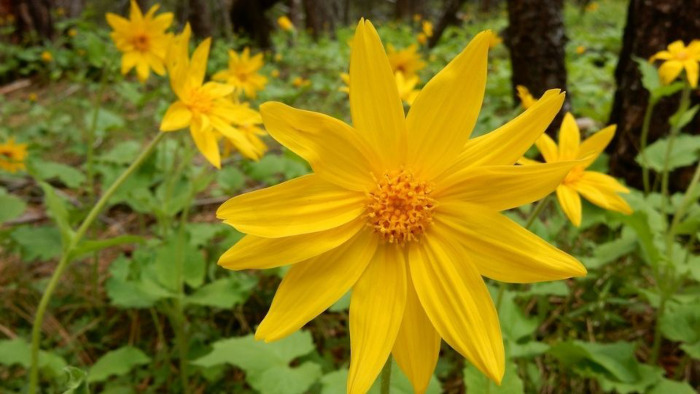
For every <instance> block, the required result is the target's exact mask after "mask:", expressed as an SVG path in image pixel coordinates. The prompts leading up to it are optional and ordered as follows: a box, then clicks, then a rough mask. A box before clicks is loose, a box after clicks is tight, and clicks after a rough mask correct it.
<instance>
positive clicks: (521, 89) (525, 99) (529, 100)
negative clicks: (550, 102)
mask: <svg viewBox="0 0 700 394" xmlns="http://www.w3.org/2000/svg"><path fill="white" fill-rule="evenodd" d="M515 88H516V89H517V90H518V97H519V98H520V105H522V106H523V108H524V109H528V108H530V107H532V105H533V104H535V103H536V102H537V100H535V98H534V97H532V94H530V91H529V90H527V88H526V87H525V86H523V85H518V86H516V87H515Z"/></svg>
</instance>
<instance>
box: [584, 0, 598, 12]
mask: <svg viewBox="0 0 700 394" xmlns="http://www.w3.org/2000/svg"><path fill="white" fill-rule="evenodd" d="M598 8H600V5H599V4H598V2H597V1H592V2H590V3H588V4H587V5H586V8H585V10H586V11H587V12H593V11H597V10H598Z"/></svg>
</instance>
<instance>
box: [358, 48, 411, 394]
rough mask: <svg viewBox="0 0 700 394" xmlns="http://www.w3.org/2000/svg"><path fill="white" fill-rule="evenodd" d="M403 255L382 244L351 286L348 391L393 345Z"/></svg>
mask: <svg viewBox="0 0 700 394" xmlns="http://www.w3.org/2000/svg"><path fill="white" fill-rule="evenodd" d="M353 48H354V47H353ZM403 256H404V254H403V250H401V249H399V248H398V247H397V246H396V245H394V244H383V245H379V247H378V248H377V252H376V254H375V255H374V257H373V258H372V261H370V263H369V265H368V266H367V269H366V270H365V272H364V273H363V274H362V276H361V277H360V279H359V280H358V281H357V283H356V284H355V286H354V287H353V289H352V298H351V299H350V370H349V371H348V393H349V394H357V393H362V394H364V393H366V392H367V390H369V388H370V387H371V386H372V383H373V382H374V380H375V379H376V378H377V375H379V371H381V369H382V366H384V362H385V361H386V360H387V358H388V357H389V353H391V348H392V347H393V346H394V342H395V340H396V336H397V335H398V332H399V328H400V326H401V319H402V318H403V314H404V309H405V306H406V281H407V277H406V275H407V272H406V261H405V259H404V257H403Z"/></svg>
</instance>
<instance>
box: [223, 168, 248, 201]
mask: <svg viewBox="0 0 700 394" xmlns="http://www.w3.org/2000/svg"><path fill="white" fill-rule="evenodd" d="M216 181H217V183H218V184H219V186H221V188H222V189H223V191H224V193H226V194H228V195H231V196H233V195H235V194H236V193H238V192H240V191H241V189H242V188H243V186H244V185H245V175H243V172H241V170H239V169H238V168H237V167H234V166H228V167H224V168H222V169H221V170H220V171H219V172H218V173H217V174H216Z"/></svg>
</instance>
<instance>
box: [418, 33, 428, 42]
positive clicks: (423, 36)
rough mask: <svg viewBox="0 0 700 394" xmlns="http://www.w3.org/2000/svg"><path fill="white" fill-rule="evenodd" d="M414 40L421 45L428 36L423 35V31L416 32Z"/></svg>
mask: <svg viewBox="0 0 700 394" xmlns="http://www.w3.org/2000/svg"><path fill="white" fill-rule="evenodd" d="M416 41H418V43H419V44H421V45H425V44H426V43H427V42H428V37H427V36H426V35H425V33H418V35H417V36H416Z"/></svg>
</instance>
